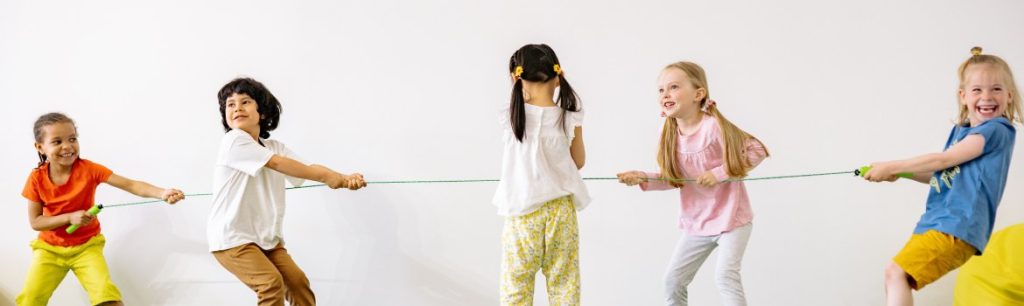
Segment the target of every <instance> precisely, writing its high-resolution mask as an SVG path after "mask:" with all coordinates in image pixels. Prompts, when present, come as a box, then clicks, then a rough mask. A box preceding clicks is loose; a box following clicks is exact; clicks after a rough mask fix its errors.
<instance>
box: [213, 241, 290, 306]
mask: <svg viewBox="0 0 1024 306" xmlns="http://www.w3.org/2000/svg"><path fill="white" fill-rule="evenodd" d="M213 257H214V258H216V259H217V262H220V265H221V266H223V267H224V269H227V270H228V272H231V274H234V275H235V277H237V278H238V280H240V281H242V283H243V284H245V285H246V286H248V287H249V288H250V289H252V291H255V292H256V298H257V299H258V300H259V302H258V305H260V306H284V300H285V291H286V290H287V288H285V286H284V277H282V276H281V272H279V271H278V270H277V266H274V263H272V262H270V259H269V258H267V255H266V254H264V253H263V249H260V247H259V246H256V244H254V243H249V244H245V245H240V246H237V247H234V248H230V249H227V250H223V251H217V252H213Z"/></svg>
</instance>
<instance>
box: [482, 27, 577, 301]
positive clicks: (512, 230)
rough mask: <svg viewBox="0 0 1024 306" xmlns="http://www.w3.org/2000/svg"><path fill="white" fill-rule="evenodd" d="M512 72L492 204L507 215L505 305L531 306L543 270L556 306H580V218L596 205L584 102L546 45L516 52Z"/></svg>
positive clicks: (503, 246)
mask: <svg viewBox="0 0 1024 306" xmlns="http://www.w3.org/2000/svg"><path fill="white" fill-rule="evenodd" d="M509 73H510V76H511V78H512V99H511V101H510V104H509V108H508V110H507V111H506V112H504V113H503V116H502V119H501V121H502V125H503V126H504V127H505V132H504V141H505V150H504V152H505V153H504V157H503V161H502V175H501V180H500V182H499V183H498V190H497V192H495V195H494V200H493V202H494V205H495V206H497V207H498V214H499V215H502V216H505V228H504V230H503V232H502V249H503V251H502V264H501V271H502V276H501V304H502V305H532V304H533V287H534V277H535V275H536V274H537V271H538V270H540V271H542V272H543V273H544V276H545V277H546V282H547V290H548V299H549V301H550V304H551V305H578V304H579V301H580V274H579V261H578V258H579V234H578V230H577V225H576V211H578V210H582V209H583V208H584V207H586V206H587V204H588V203H590V196H589V195H588V193H587V188H586V186H585V185H584V184H583V179H582V177H580V174H579V169H580V168H583V163H584V160H585V157H586V154H585V151H584V148H583V135H582V133H583V129H582V127H581V126H582V124H583V111H582V109H581V107H580V102H579V97H578V96H577V95H576V92H575V91H573V89H572V87H571V86H569V82H568V81H566V79H565V73H564V71H562V68H561V65H560V63H559V62H558V57H557V56H555V52H554V50H552V49H551V47H548V46H547V45H543V44H539V45H526V46H523V47H522V48H520V49H519V50H517V51H516V52H515V53H514V54H513V55H512V58H511V59H510V60H509ZM556 90H558V94H557V99H556V94H555V91H556Z"/></svg>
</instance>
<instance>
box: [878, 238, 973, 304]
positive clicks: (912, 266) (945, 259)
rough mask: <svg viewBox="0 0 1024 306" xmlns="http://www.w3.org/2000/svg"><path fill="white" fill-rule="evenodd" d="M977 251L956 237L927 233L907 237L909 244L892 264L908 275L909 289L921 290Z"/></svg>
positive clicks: (961, 263)
mask: <svg viewBox="0 0 1024 306" xmlns="http://www.w3.org/2000/svg"><path fill="white" fill-rule="evenodd" d="M976 252H977V250H975V249H974V247H973V246H971V245H970V244H967V243H966V242H964V241H963V240H960V239H959V238H956V237H953V236H952V235H949V234H946V233H943V232H939V231H936V230H928V231H927V232H924V233H923V234H914V235H913V236H910V241H907V245H906V246H903V250H901V251H900V253H899V254H896V257H894V258H893V259H892V261H893V262H896V264H897V265H899V266H900V268H903V271H905V272H907V274H908V275H910V278H911V279H910V287H911V288H914V289H917V290H920V289H921V288H924V286H927V285H928V284H931V283H932V282H934V281H936V280H938V279H939V277H942V276H943V275H945V274H946V273H949V271H953V270H955V269H956V268H959V267H960V266H961V265H963V264H964V263H965V262H967V260H968V259H970V258H971V256H974V253H976Z"/></svg>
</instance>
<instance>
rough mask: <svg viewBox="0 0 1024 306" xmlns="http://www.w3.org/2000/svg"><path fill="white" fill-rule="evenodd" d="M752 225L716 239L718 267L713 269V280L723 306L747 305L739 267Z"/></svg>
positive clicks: (749, 224)
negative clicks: (716, 285)
mask: <svg viewBox="0 0 1024 306" xmlns="http://www.w3.org/2000/svg"><path fill="white" fill-rule="evenodd" d="M753 229H754V225H753V223H747V225H744V226H741V227H738V228H735V229H733V230H732V231H729V232H727V233H722V235H720V236H719V237H718V265H717V267H715V280H716V282H717V283H718V290H719V293H721V295H722V304H724V305H747V298H746V296H745V295H744V294H743V282H742V280H741V278H740V266H741V262H742V261H743V253H744V252H745V251H746V250H747V241H749V240H750V233H751V232H752V231H753Z"/></svg>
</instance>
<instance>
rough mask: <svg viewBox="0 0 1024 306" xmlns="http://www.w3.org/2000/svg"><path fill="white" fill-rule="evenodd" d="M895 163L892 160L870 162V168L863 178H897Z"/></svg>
mask: <svg viewBox="0 0 1024 306" xmlns="http://www.w3.org/2000/svg"><path fill="white" fill-rule="evenodd" d="M894 166H895V165H894V164H893V163H892V162H878V163H872V164H871V170H868V173H865V174H864V179H865V180H868V181H872V182H893V181H896V180H897V179H899V177H897V176H896V171H895V167H894Z"/></svg>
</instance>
